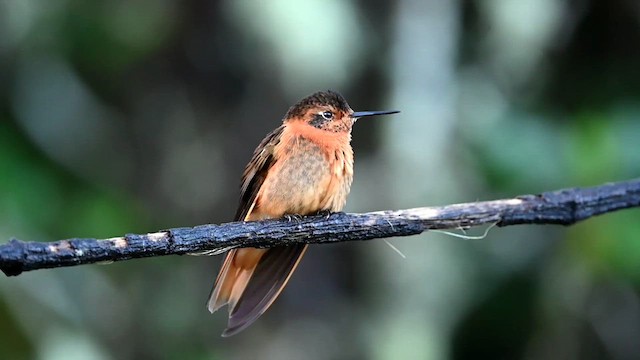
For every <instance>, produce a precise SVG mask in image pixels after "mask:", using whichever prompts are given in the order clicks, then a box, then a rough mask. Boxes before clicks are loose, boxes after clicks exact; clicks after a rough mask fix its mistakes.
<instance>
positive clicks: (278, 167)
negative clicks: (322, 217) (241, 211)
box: [250, 125, 353, 220]
mask: <svg viewBox="0 0 640 360" xmlns="http://www.w3.org/2000/svg"><path fill="white" fill-rule="evenodd" d="M304 126H306V127H308V128H311V129H305V128H303V129H302V130H301V129H300V127H298V126H295V125H294V126H291V125H288V126H287V128H286V129H285V130H284V131H283V134H282V139H281V142H280V143H279V144H278V146H277V147H276V148H275V149H274V152H275V154H276V162H275V163H274V165H273V166H272V168H271V169H269V172H268V175H267V178H266V179H265V181H264V183H263V185H262V188H261V189H260V193H259V194H258V199H257V202H256V207H255V208H254V211H253V213H252V216H251V217H250V218H251V219H250V220H256V219H264V218H273V217H282V216H283V215H285V214H298V215H309V214H314V213H317V212H319V211H323V210H329V211H340V210H342V208H343V207H344V204H345V202H346V199H347V195H348V194H349V190H350V188H351V181H352V179H353V152H352V150H351V145H350V144H349V134H348V133H344V134H335V133H327V132H326V131H324V130H320V129H316V128H313V127H312V126H309V125H304ZM314 130H316V131H314ZM318 132H320V133H318ZM323 133H325V134H323ZM323 135H324V136H323ZM338 135H342V136H343V137H344V138H338Z"/></svg>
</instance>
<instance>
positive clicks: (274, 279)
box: [207, 90, 399, 337]
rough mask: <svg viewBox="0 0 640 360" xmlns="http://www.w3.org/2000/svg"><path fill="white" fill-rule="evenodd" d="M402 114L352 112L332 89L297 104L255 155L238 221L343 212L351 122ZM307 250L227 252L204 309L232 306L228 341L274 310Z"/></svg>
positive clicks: (226, 333) (349, 165)
mask: <svg viewBox="0 0 640 360" xmlns="http://www.w3.org/2000/svg"><path fill="white" fill-rule="evenodd" d="M398 112H399V111H358V112H355V111H353V110H352V109H351V107H349V104H347V101H346V100H345V98H344V97H342V95H340V94H339V93H337V92H334V91H331V90H328V91H320V92H316V93H314V94H311V95H309V96H307V97H305V98H304V99H302V100H300V101H299V102H298V103H297V104H295V105H293V106H292V107H290V108H289V110H288V111H287V113H286V115H285V116H284V118H283V120H282V125H280V126H279V127H278V128H276V129H275V130H273V131H272V132H270V133H269V134H268V135H267V136H266V137H265V138H264V139H263V140H262V142H260V144H259V145H258V147H257V148H256V149H255V151H254V153H253V156H252V158H251V161H249V163H248V164H247V166H246V168H245V170H244V173H243V174H242V181H241V194H240V204H239V206H238V210H237V212H236V216H235V221H255V220H264V219H272V218H281V217H285V216H298V215H299V216H305V215H313V214H318V213H325V212H329V213H331V212H338V211H341V210H342V208H343V207H344V205H345V203H346V200H347V195H348V194H349V190H350V189H351V182H352V180H353V149H352V148H351V129H352V127H353V124H355V122H356V120H358V118H361V117H365V116H373V115H387V114H395V113H398ZM306 250H307V244H297V245H287V246H279V247H273V248H269V249H257V248H241V249H233V250H230V251H229V252H228V253H227V256H226V258H225V260H224V262H223V264H222V267H221V268H220V272H219V273H218V276H217V278H216V281H215V284H214V286H213V289H212V291H211V295H210V298H209V301H208V306H207V307H208V309H209V311H210V312H212V313H213V312H215V311H216V310H218V309H220V308H221V307H223V306H225V305H228V310H229V320H228V324H227V328H226V329H225V330H224V332H223V333H222V336H223V337H227V336H231V335H235V334H237V333H238V332H240V331H242V330H244V329H246V328H247V327H248V326H249V325H251V324H252V323H253V322H254V321H256V320H257V319H258V317H260V315H262V314H263V313H264V312H265V311H266V310H267V309H268V308H269V306H271V304H272V303H273V302H274V301H275V299H276V298H277V297H278V295H280V292H282V289H283V288H284V287H285V285H286V284H287V282H288V280H289V278H290V277H291V274H292V273H293V271H294V270H295V269H296V267H297V266H298V264H299V263H300V260H301V259H302V256H303V255H304V253H305V251H306Z"/></svg>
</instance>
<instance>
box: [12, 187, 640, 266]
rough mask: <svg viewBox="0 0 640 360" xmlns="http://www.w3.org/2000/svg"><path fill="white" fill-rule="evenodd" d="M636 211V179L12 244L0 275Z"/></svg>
mask: <svg viewBox="0 0 640 360" xmlns="http://www.w3.org/2000/svg"><path fill="white" fill-rule="evenodd" d="M638 206H640V179H634V180H630V181H625V182H618V183H610V184H605V185H601V186H596V187H592V188H572V189H564V190H559V191H553V192H546V193H542V194H539V195H523V196H518V197H516V198H513V199H504V200H494V201H482V202H474V203H465V204H456V205H448V206H441V207H423V208H415V209H407V210H397V211H378V212H370V213H364V214H345V213H335V214H331V215H317V216H309V217H302V218H291V219H277V220H266V221H256V222H232V223H226V224H221V225H200V226H196V227H188V228H175V229H168V230H162V231H158V232H155V233H149V234H144V235H136V234H127V235H125V236H122V237H116V238H111V239H104V240H98V239H87V238H74V239H67V240H60V241H56V242H23V241H20V240H16V239H13V240H11V241H10V242H8V243H6V244H3V245H0V270H2V272H4V273H5V275H7V276H15V275H19V274H21V273H22V272H24V271H30V270H37V269H46V268H55V267H63V266H75V265H82V264H93V263H98V262H112V261H121V260H128V259H135V258H143V257H151V256H162V255H184V254H193V253H202V252H215V253H218V252H223V251H225V250H228V249H232V248H236V247H273V246H282V245H290V244H296V243H309V244H319V243H334V242H342V241H353V240H370V239H378V238H387V237H392V236H409V235H415V234H420V233H422V232H424V231H427V230H430V229H456V228H465V229H466V228H470V227H473V226H478V225H483V224H497V225H498V226H508V225H518V224H561V225H571V224H574V223H576V222H578V221H581V220H584V219H587V218H590V217H592V216H595V215H600V214H604V213H608V212H612V211H616V210H620V209H626V208H631V207H638Z"/></svg>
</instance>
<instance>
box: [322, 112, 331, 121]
mask: <svg viewBox="0 0 640 360" xmlns="http://www.w3.org/2000/svg"><path fill="white" fill-rule="evenodd" d="M321 115H322V117H323V118H325V119H327V120H331V119H333V113H332V112H331V111H324V112H323V113H322V114H321Z"/></svg>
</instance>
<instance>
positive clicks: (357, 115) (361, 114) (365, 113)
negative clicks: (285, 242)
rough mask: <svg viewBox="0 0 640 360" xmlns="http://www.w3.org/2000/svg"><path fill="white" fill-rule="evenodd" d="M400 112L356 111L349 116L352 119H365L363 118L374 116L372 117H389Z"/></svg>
mask: <svg viewBox="0 0 640 360" xmlns="http://www.w3.org/2000/svg"><path fill="white" fill-rule="evenodd" d="M399 112H400V111H398V110H389V111H356V112H354V113H353V114H351V117H352V118H354V119H357V118H361V117H365V116H374V115H390V114H397V113H399Z"/></svg>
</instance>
